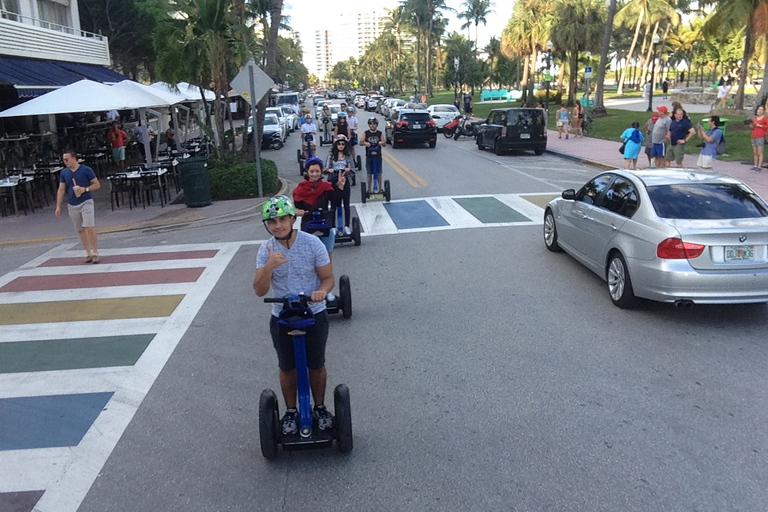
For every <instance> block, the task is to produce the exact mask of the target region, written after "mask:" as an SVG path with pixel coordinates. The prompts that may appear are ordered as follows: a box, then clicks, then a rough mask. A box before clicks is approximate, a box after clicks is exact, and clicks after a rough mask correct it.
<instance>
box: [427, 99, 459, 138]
mask: <svg viewBox="0 0 768 512" xmlns="http://www.w3.org/2000/svg"><path fill="white" fill-rule="evenodd" d="M427 112H429V115H430V116H432V120H433V121H434V122H435V126H436V127H437V131H439V132H440V131H442V130H443V126H445V125H446V123H448V122H450V121H452V120H453V119H454V118H455V117H456V116H457V115H459V114H460V112H459V109H457V108H456V107H455V106H454V105H447V104H437V105H430V106H429V107H427Z"/></svg>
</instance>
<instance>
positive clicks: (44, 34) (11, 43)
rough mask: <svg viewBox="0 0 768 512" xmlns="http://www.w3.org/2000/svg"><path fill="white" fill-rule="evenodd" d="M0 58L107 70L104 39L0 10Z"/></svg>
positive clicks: (107, 49) (108, 60)
mask: <svg viewBox="0 0 768 512" xmlns="http://www.w3.org/2000/svg"><path fill="white" fill-rule="evenodd" d="M0 55H11V56H14V57H28V58H33V59H49V60H60V61H68V62H81V63H84V64H98V65H102V66H108V65H109V64H110V58H109V44H108V40H107V37H105V36H102V35H99V34H94V33H92V32H86V31H85V30H75V29H74V28H72V27H67V26H64V25H58V24H56V23H51V22H49V21H44V20H40V19H36V18H30V17H27V16H22V15H20V14H16V13H13V12H9V11H4V10H0Z"/></svg>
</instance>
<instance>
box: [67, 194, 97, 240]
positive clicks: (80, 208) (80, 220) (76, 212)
mask: <svg viewBox="0 0 768 512" xmlns="http://www.w3.org/2000/svg"><path fill="white" fill-rule="evenodd" d="M67 213H69V220H71V221H72V225H73V226H75V231H77V232H78V233H79V232H80V231H82V230H83V228H92V227H95V226H96V218H95V217H94V215H93V199H87V200H85V201H84V202H82V203H80V204H76V205H71V204H68V205H67Z"/></svg>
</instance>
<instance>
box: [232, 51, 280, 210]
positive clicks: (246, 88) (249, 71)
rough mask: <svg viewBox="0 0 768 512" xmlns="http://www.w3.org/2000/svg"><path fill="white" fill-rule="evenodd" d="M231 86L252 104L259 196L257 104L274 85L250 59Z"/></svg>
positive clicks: (260, 193) (245, 134) (262, 192)
mask: <svg viewBox="0 0 768 512" xmlns="http://www.w3.org/2000/svg"><path fill="white" fill-rule="evenodd" d="M230 86H231V87H232V88H233V89H235V91H236V92H238V93H239V94H240V96H242V97H243V99H244V100H245V101H247V102H248V104H250V105H251V122H252V123H253V152H254V155H255V158H256V182H257V185H258V189H259V197H262V196H263V195H264V188H263V185H262V179H261V155H260V154H259V153H260V151H261V140H260V139H259V140H256V139H257V135H258V134H259V130H258V129H257V128H258V126H256V104H257V103H258V102H259V101H260V100H261V98H263V97H264V95H265V94H267V92H269V90H270V89H271V88H272V87H273V86H274V83H273V82H272V79H271V78H269V77H268V76H267V74H266V73H264V71H262V70H261V68H259V66H257V65H256V64H255V63H254V62H253V61H252V60H249V61H248V63H247V64H246V65H245V67H244V68H243V69H241V70H240V72H239V73H238V74H237V76H236V77H235V78H234V79H233V80H232V82H230ZM243 137H246V138H247V137H248V124H247V123H246V129H245V133H244V134H243Z"/></svg>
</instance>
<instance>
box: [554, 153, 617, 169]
mask: <svg viewBox="0 0 768 512" xmlns="http://www.w3.org/2000/svg"><path fill="white" fill-rule="evenodd" d="M544 152H545V153H549V154H551V155H555V156H559V157H561V158H566V159H568V160H573V161H575V162H579V163H582V164H587V165H591V166H593V167H599V168H600V169H605V170H613V169H617V167H616V166H615V165H609V164H605V163H603V162H598V161H597V160H590V159H589V158H582V157H580V156H577V155H571V154H568V153H563V152H560V151H555V150H554V149H546V150H544Z"/></svg>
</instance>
